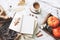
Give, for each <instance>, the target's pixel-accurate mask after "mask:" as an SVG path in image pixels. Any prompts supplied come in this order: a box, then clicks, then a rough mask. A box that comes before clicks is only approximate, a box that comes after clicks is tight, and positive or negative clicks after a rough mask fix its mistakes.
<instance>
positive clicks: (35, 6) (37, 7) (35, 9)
mask: <svg viewBox="0 0 60 40" xmlns="http://www.w3.org/2000/svg"><path fill="white" fill-rule="evenodd" d="M31 12H33V13H35V14H39V13H40V4H39V2H34V3H33V6H32V8H31Z"/></svg>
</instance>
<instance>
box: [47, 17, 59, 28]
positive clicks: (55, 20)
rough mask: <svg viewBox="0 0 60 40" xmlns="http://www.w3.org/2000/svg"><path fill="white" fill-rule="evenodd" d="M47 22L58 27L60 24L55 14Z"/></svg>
mask: <svg viewBox="0 0 60 40" xmlns="http://www.w3.org/2000/svg"><path fill="white" fill-rule="evenodd" d="M47 23H48V25H49V26H51V27H57V26H58V25H59V19H58V18H56V17H55V16H50V17H49V18H48V20H47Z"/></svg>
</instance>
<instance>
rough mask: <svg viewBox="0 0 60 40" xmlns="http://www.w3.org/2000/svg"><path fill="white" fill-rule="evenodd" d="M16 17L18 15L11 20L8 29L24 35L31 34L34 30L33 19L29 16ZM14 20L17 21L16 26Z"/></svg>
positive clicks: (34, 23)
mask: <svg viewBox="0 0 60 40" xmlns="http://www.w3.org/2000/svg"><path fill="white" fill-rule="evenodd" d="M17 16H18V15H15V17H14V18H13V20H12V22H11V24H10V27H9V29H12V30H14V31H17V32H20V33H24V34H33V33H34V29H35V28H36V21H35V20H34V18H33V17H31V16H19V17H17ZM16 20H18V21H19V22H17V24H15V22H16Z"/></svg>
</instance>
